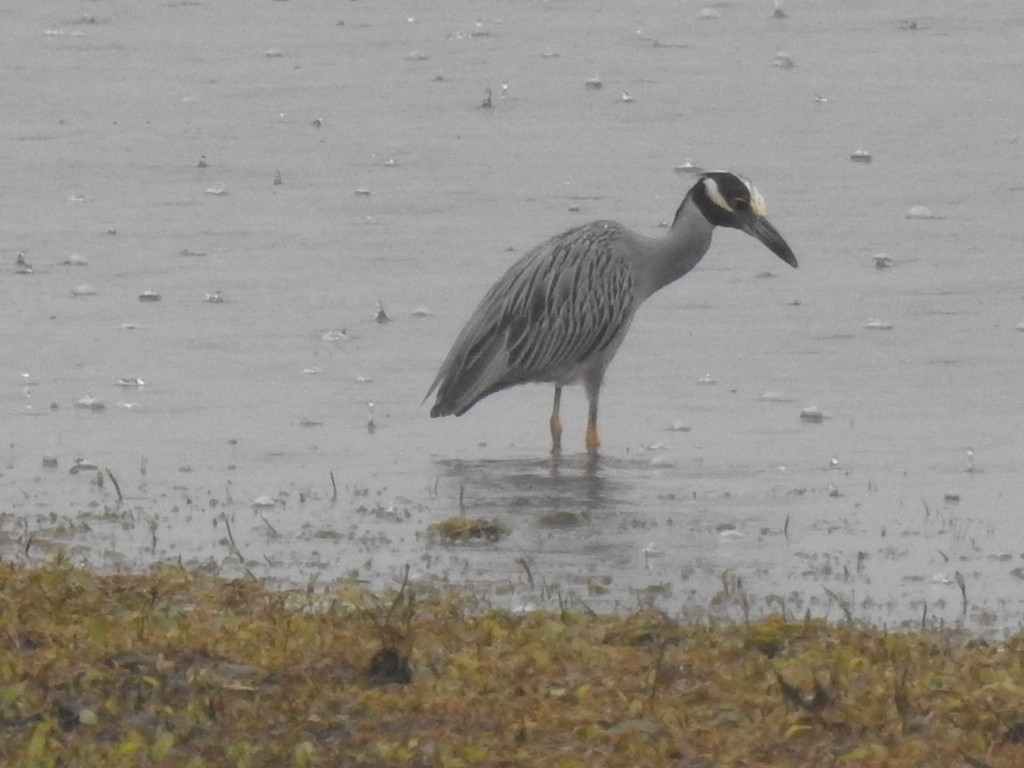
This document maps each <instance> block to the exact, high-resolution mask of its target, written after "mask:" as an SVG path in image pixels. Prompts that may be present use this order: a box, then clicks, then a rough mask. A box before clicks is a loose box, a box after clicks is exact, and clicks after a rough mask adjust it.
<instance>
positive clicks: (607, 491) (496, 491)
mask: <svg viewBox="0 0 1024 768" xmlns="http://www.w3.org/2000/svg"><path fill="white" fill-rule="evenodd" d="M643 465H644V463H643V462H641V461H635V460H634V461H623V460H621V459H615V458H606V457H603V456H600V455H596V456H595V455H591V454H589V453H581V454H577V455H572V456H564V455H562V456H550V457H546V458H543V459H503V460H493V459H481V460H479V461H465V460H461V459H443V460H440V461H438V466H439V473H440V474H441V475H442V476H444V477H450V478H453V479H456V480H458V481H459V487H461V488H463V489H464V493H465V495H464V505H465V506H466V507H467V508H468V509H470V510H473V511H474V512H490V513H492V514H495V513H500V512H508V513H511V514H516V513H520V512H554V511H559V510H564V509H566V508H572V509H574V510H575V511H579V512H583V513H586V514H587V515H588V516H597V514H598V513H600V512H608V511H617V510H620V509H621V508H623V507H626V506H629V505H630V502H629V501H628V498H629V497H631V496H633V497H635V495H636V494H635V493H630V491H631V482H630V479H629V477H628V476H627V475H626V474H625V473H624V470H626V469H627V468H628V467H629V468H632V469H639V468H641V466H643ZM634 479H635V476H634Z"/></svg>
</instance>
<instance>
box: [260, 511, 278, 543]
mask: <svg viewBox="0 0 1024 768" xmlns="http://www.w3.org/2000/svg"><path fill="white" fill-rule="evenodd" d="M260 520H262V521H263V524H264V525H265V526H267V528H269V529H270V534H271V535H272V536H273V537H274V538H275V539H276V538H279V537H280V534H279V533H278V532H277V529H276V528H274V526H272V525H271V524H270V521H269V520H267V518H265V517H264V516H263V515H262V514H261V515H260Z"/></svg>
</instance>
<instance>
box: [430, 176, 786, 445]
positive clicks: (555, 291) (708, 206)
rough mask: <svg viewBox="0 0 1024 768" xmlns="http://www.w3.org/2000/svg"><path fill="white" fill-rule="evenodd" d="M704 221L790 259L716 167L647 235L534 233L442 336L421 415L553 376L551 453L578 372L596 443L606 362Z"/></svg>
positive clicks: (747, 192)
mask: <svg viewBox="0 0 1024 768" xmlns="http://www.w3.org/2000/svg"><path fill="white" fill-rule="evenodd" d="M715 227H730V228H733V229H739V230H741V231H743V232H746V233H747V234H748V235H750V236H752V237H754V238H756V239H757V240H759V241H761V243H763V244H764V245H765V246H766V247H767V248H768V249H769V250H771V251H772V252H773V253H774V254H775V255H776V256H778V257H779V258H780V259H782V260H783V261H784V262H786V263H787V264H789V265H790V266H792V267H796V266H797V260H796V256H795V255H794V254H793V251H792V249H791V248H790V247H789V245H788V244H787V243H786V240H785V239H784V238H783V237H782V235H781V234H780V233H779V231H778V230H777V229H775V227H774V226H773V225H772V224H771V223H770V222H769V221H768V219H767V218H765V202H764V198H763V197H762V196H761V193H760V192H758V191H757V189H756V188H755V187H754V185H753V184H752V183H751V182H750V181H749V180H748V179H746V178H744V177H742V176H738V175H736V174H733V173H729V172H726V171H712V172H707V173H703V174H701V176H700V177H699V178H698V179H697V180H696V182H695V183H694V185H693V186H692V187H691V188H690V190H689V191H688V192H687V193H686V195H685V196H684V197H683V201H682V203H681V204H680V205H679V208H678V209H677V210H676V214H675V218H674V219H673V221H672V225H671V227H669V229H668V231H667V232H666V233H665V234H664V235H663V236H661V237H647V236H645V235H641V234H638V233H636V232H633V231H631V230H629V229H627V228H626V227H624V226H622V225H621V224H619V223H617V222H614V221H608V220H601V221H594V222H591V223H589V224H583V225H582V226H578V227H575V228H573V229H570V230H568V231H566V232H563V233H562V234H560V235H556V236H555V237H552V238H551V239H549V240H547V241H545V242H543V243H541V244H540V245H538V246H536V247H535V248H533V249H532V250H530V251H529V252H528V253H527V254H526V255H525V256H523V257H522V258H520V259H519V260H518V261H516V262H515V263H514V264H513V265H512V266H511V267H509V268H508V270H507V271H506V272H505V274H504V275H502V276H501V277H500V278H499V279H498V281H497V282H496V283H495V284H494V285H493V286H491V288H490V290H489V291H487V293H486V295H485V296H484V297H483V299H482V300H481V301H480V303H479V305H478V306H477V308H476V310H474V312H473V314H472V315H471V316H470V318H469V321H468V322H467V323H466V325H465V327H463V329H462V331H461V332H460V333H459V335H458V337H457V338H456V339H455V342H454V344H453V345H452V348H451V351H449V352H448V356H447V357H446V358H445V360H444V362H443V363H442V364H441V368H440V370H439V371H438V373H437V377H436V378H435V379H434V382H433V384H431V385H430V389H429V390H428V391H427V394H426V397H424V402H426V400H427V399H429V398H430V396H431V395H432V394H433V393H434V392H435V391H436V393H437V398H436V400H435V402H434V405H433V407H432V408H431V409H430V415H431V416H432V417H438V416H449V415H452V414H454V415H455V416H461V415H462V414H464V413H465V412H466V411H468V410H469V409H470V408H472V407H473V406H474V405H475V404H476V403H478V402H479V401H480V400H482V399H483V398H485V397H487V396H488V395H492V394H494V393H495V392H500V391H502V390H504V389H508V388H509V387H513V386H516V385H517V384H526V383H529V382H546V383H553V384H554V385H555V397H554V404H553V406H552V409H551V418H550V419H549V426H550V430H551V453H552V454H553V455H556V456H557V455H558V454H559V453H561V449H562V422H561V419H560V418H559V407H560V405H561V402H562V388H563V387H564V386H566V385H568V384H573V383H576V382H582V383H583V386H584V389H585V390H586V394H587V399H588V402H589V408H588V414H587V432H586V448H587V451H588V452H589V453H591V454H596V453H597V452H598V448H599V447H600V445H601V442H600V439H599V437H598V431H597V407H598V396H599V394H600V391H601V384H602V382H603V381H604V375H605V371H606V370H607V368H608V364H609V363H610V362H611V361H612V358H613V357H615V353H616V352H617V351H618V349H619V346H620V345H621V344H622V340H623V339H624V338H625V336H626V333H627V331H628V330H629V326H630V323H631V322H632V321H633V317H634V315H635V314H636V311H637V309H638V308H639V307H640V305H641V304H643V302H644V301H645V300H646V299H647V298H649V297H650V296H651V295H652V294H654V293H655V292H657V291H659V290H660V289H662V288H664V287H665V286H666V285H669V284H670V283H673V282H675V281H676V280H678V279H679V278H681V277H682V276H683V275H685V274H686V273H688V272H689V271H690V270H691V269H693V268H694V267H695V266H696V265H697V263H698V262H699V261H700V260H701V258H702V257H703V256H704V254H705V253H707V251H708V248H709V247H710V246H711V235H712V233H713V232H714V229H715Z"/></svg>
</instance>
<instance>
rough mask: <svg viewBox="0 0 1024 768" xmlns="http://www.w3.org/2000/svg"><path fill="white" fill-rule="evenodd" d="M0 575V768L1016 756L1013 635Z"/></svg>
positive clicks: (235, 585)
mask: <svg viewBox="0 0 1024 768" xmlns="http://www.w3.org/2000/svg"><path fill="white" fill-rule="evenodd" d="M471 606H472V603H471V601H470V600H468V599H467V598H465V597H457V596H455V597H453V596H446V595H438V594H435V593H430V594H420V593H417V592H415V591H413V590H411V589H407V588H404V589H402V590H399V591H397V592H395V593H393V594H389V595H372V594H367V593H365V592H363V591H361V590H359V589H355V588H353V589H346V588H339V589H333V590H330V591H315V592H313V591H309V592H306V591H301V592H295V591H293V592H276V591H269V590H266V589H264V588H263V587H262V586H261V585H260V584H259V583H256V582H253V581H227V580H223V579H218V578H214V577H210V576H205V575H199V574H196V573H192V572H187V571H182V570H174V569H167V570H160V571H157V572H154V573H151V574H148V575H137V576H134V575H133V576H96V575H93V574H91V573H89V572H86V571H82V570H79V569H76V568H73V567H70V566H67V565H64V564H60V563H55V564H54V565H51V566H49V567H46V568H42V569H32V570H29V569H23V568H20V567H15V566H8V565H5V566H0V638H2V642H0V764H2V765H6V766H11V767H12V768H15V767H20V768H28V767H29V766H31V767H32V768H37V767H41V766H141V765H168V766H221V765H224V766H228V765H230V766H292V765H294V766H331V767H334V766H400V765H401V766H407V765H414V766H416V765H420V766H474V765H495V766H498V765H508V766H512V765H517V766H518V765H523V766H646V765H650V766H659V765H679V766H687V768H703V767H704V766H708V767H711V766H714V767H715V768H718V767H719V766H808V767H810V766H814V767H815V768H819V767H821V766H830V765H837V766H891V767H896V766H960V765H966V766H992V767H993V768H1010V767H1011V766H1020V765H1024V673H1022V669H1021V666H1022V661H1024V653H1022V651H1024V641H1020V640H1015V641H1012V642H1010V643H1006V644H1000V645H995V644H990V643H986V642H983V641H977V640H970V639H968V638H964V637H962V636H958V635H954V634H944V635H935V634H907V633H899V634H887V633H885V632H882V631H880V630H875V629H870V628H863V627H855V626H834V625H827V624H824V623H820V622H817V621H806V622H802V621H801V622H792V621H789V622H787V621H783V620H781V619H778V618H766V619H762V620H760V621H758V622H756V623H751V624H741V625H731V626H707V625H703V626H698V625H694V624H681V623H678V622H676V621H674V620H672V619H671V618H669V617H665V616H663V615H660V614H657V613H654V612H650V613H637V614H634V615H630V616H595V615H588V614H583V613H564V614H559V613H551V612H535V613H524V614H510V613H506V612H493V611H480V610H474V609H473V608H472V607H471Z"/></svg>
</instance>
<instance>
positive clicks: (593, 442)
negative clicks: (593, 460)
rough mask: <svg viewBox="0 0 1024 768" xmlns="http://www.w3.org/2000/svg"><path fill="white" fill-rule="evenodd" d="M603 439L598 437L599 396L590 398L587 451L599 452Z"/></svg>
mask: <svg viewBox="0 0 1024 768" xmlns="http://www.w3.org/2000/svg"><path fill="white" fill-rule="evenodd" d="M600 447H601V441H600V440H599V439H598V437H597V398H596V397H592V398H591V399H590V414H589V415H588V417H587V452H588V453H597V449H598V448H600Z"/></svg>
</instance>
